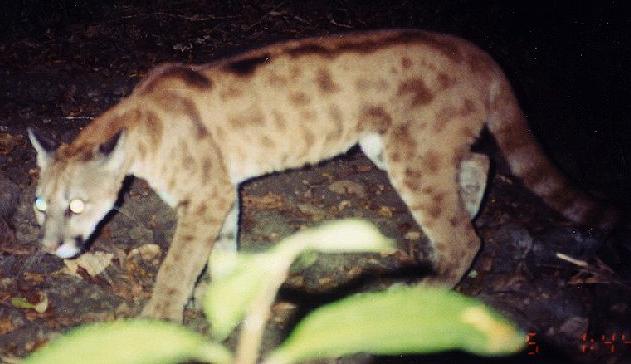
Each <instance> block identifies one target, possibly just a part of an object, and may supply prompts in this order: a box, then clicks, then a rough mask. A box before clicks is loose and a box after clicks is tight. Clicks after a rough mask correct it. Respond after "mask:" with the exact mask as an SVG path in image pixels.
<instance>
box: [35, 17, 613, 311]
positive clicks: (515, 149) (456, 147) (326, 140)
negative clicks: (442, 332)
mask: <svg viewBox="0 0 631 364" xmlns="http://www.w3.org/2000/svg"><path fill="white" fill-rule="evenodd" d="M487 122H488V124H489V127H490V130H491V132H492V133H493V134H494V135H495V137H496V138H497V140H498V144H499V145H500V147H501V149H502V150H503V151H504V152H505V154H506V157H507V159H508V160H509V162H510V165H511V168H512V169H513V171H514V172H515V173H516V174H517V175H518V176H520V177H522V178H523V180H524V182H525V184H526V185H527V186H528V187H529V188H531V189H532V190H533V191H535V192H537V193H538V194H540V195H541V196H542V197H543V198H544V199H545V201H546V202H547V203H548V204H550V205H551V206H553V207H554V208H556V209H557V210H558V211H560V212H561V213H562V214H564V215H565V216H567V217H569V218H571V219H573V220H575V221H578V222H584V221H586V220H588V219H592V221H593V222H596V223H599V224H603V225H604V224H607V223H609V221H610V216H609V215H600V217H601V218H598V216H597V215H596V214H595V211H597V210H596V209H595V207H596V205H595V204H594V203H593V202H592V200H591V199H589V198H588V197H587V196H585V195H583V194H581V193H579V192H577V191H575V190H573V189H572V188H571V187H570V185H569V184H568V183H567V181H566V180H565V179H564V178H563V177H562V176H561V175H560V174H559V173H558V172H557V171H556V170H555V169H554V167H553V166H552V165H551V164H550V163H549V162H548V161H547V160H546V159H545V158H544V157H543V154H542V153H541V151H540V148H539V147H538V145H537V144H536V142H535V141H534V139H533V137H532V135H531V134H530V132H529V130H528V128H527V125H526V121H525V119H524V116H523V114H522V113H521V111H520V109H519V106H518V104H517V101H516V99H515V97H514V95H513V93H512V91H511V88H510V86H509V83H508V82H507V80H506V78H505V76H504V75H503V73H502V72H501V70H500V69H499V67H498V66H497V65H496V64H495V63H494V62H493V60H492V59H491V58H490V57H489V56H488V55H487V54H486V53H484V52H483V51H481V50H479V49H478V48H476V47H475V46H473V45H471V44H470V43H468V42H466V41H464V40H461V39H458V38H455V37H452V36H447V35H440V34H434V33H429V32H422V31H408V30H392V31H374V32H365V33H353V34H347V35H343V36H329V37H321V38H311V39H302V40H294V41H288V42H284V43H278V44H275V45H271V46H268V47H265V48H261V49H257V50H253V51H250V52H247V53H244V54H241V55H239V56H236V57H232V58H228V59H222V60H219V61H216V62H213V63H210V64H205V65H179V64H169V65H163V66H160V67H158V68H156V69H155V70H154V71H152V72H151V73H150V74H149V75H148V76H147V78H146V79H145V80H144V81H142V82H141V83H140V85H138V86H137V87H136V89H135V90H134V92H133V93H132V95H131V96H129V97H128V98H127V99H125V100H123V101H121V102H120V103H119V104H118V105H117V106H115V107H113V108H112V109H110V110H109V111H107V112H106V113H105V114H103V115H102V116H100V117H99V118H97V119H96V120H94V121H93V122H92V123H91V124H90V125H88V126H87V127H86V128H85V129H84V130H83V131H82V132H81V134H80V135H79V136H78V138H77V139H76V140H75V141H74V142H73V143H72V144H70V145H68V146H65V147H62V148H61V149H60V150H59V151H58V152H57V153H56V155H55V162H53V163H52V164H51V165H52V167H48V169H49V170H58V169H65V168H72V166H73V165H74V164H79V163H85V161H87V160H90V159H91V158H94V157H95V156H97V157H98V156H99V153H98V152H95V151H96V150H97V149H98V148H99V146H100V145H102V144H103V143H106V142H107V141H109V140H111V139H112V138H114V137H115V136H116V135H117V133H119V132H121V131H122V137H121V141H120V142H119V143H118V144H119V145H118V146H117V150H118V149H120V150H122V155H123V157H122V158H123V159H122V161H121V162H120V164H121V168H122V172H124V173H117V174H116V176H114V177H112V178H114V179H117V180H116V183H118V185H120V179H121V178H122V177H121V175H124V174H133V175H136V176H138V177H141V178H144V179H146V180H147V181H148V182H149V184H150V185H151V186H152V187H153V188H154V189H155V190H156V191H157V192H158V193H159V194H160V195H161V196H163V198H164V199H165V200H166V201H167V202H168V203H169V204H170V205H171V206H172V207H174V208H176V209H177V212H178V226H177V230H176V232H175V237H174V239H173V244H172V246H171V248H170V250H169V253H168V255H167V257H166V259H165V261H164V263H163V265H162V267H161V268H160V271H159V274H158V277H157V281H156V285H155V288H154V293H153V297H152V299H151V301H150V302H149V304H148V305H147V306H146V308H145V311H144V313H145V314H146V315H148V316H152V317H160V318H169V319H174V320H180V319H181V313H182V306H183V304H184V303H185V301H186V299H187V297H188V295H189V294H190V292H191V290H192V286H193V283H194V281H195V279H196V277H197V275H198V274H199V272H200V271H201V270H202V268H203V266H204V263H205V262H206V259H207V256H208V254H209V253H210V250H211V247H212V245H213V241H214V240H215V237H216V236H217V235H218V234H219V232H220V229H221V227H222V224H223V221H224V219H225V218H226V216H227V214H228V212H229V211H230V209H231V206H232V205H233V203H234V200H235V198H236V187H237V185H238V183H239V182H241V181H243V180H246V179H248V178H250V177H253V176H259V175H262V174H265V173H269V172H272V171H279V170H284V169H287V168H293V167H300V166H303V165H305V164H310V163H316V162H318V161H320V160H323V159H326V158H330V157H332V156H334V155H337V154H339V153H342V152H344V151H346V150H348V149H349V148H350V147H351V146H352V145H354V144H356V143H358V142H359V143H360V145H361V146H362V148H363V149H364V150H365V151H366V152H367V154H369V156H370V157H371V159H373V160H374V161H375V163H377V165H379V166H380V168H384V169H386V170H387V173H388V176H389V178H390V181H391V182H392V185H393V186H394V188H395V189H396V190H397V191H398V192H399V194H400V195H401V197H402V199H403V200H404V201H405V203H406V204H407V205H408V207H409V208H410V212H411V213H412V215H413V216H414V218H415V219H416V220H417V221H418V222H419V224H420V225H421V226H422V228H423V230H424V231H425V232H426V234H427V236H428V237H429V238H430V240H431V241H432V245H433V251H434V256H433V261H434V266H435V269H436V277H435V278H433V279H434V280H437V281H439V282H441V283H445V284H447V285H450V286H453V285H454V284H456V283H457V282H458V281H459V280H460V279H461V277H462V276H463V274H464V273H465V272H466V270H467V269H468V268H469V267H470V265H471V261H472V260H473V258H474V256H475V255H476V253H477V251H478V249H479V245H480V243H479V239H478V237H477V235H476V233H475V231H474V230H473V228H472V226H471V223H470V214H469V213H467V212H466V210H465V208H464V204H463V202H462V201H461V197H460V195H459V184H458V178H459V177H458V175H459V168H460V164H461V163H462V162H463V161H466V160H469V159H471V155H470V146H471V144H472V143H473V142H474V141H475V139H476V138H477V137H478V135H479V133H480V131H481V129H482V128H483V126H484V125H485V124H486V123H487ZM120 150H119V151H120ZM370 151H372V152H370ZM371 153H372V155H371ZM44 169H45V168H44ZM55 173H61V172H55ZM56 178H57V177H50V179H56ZM50 179H46V177H45V176H44V177H43V181H42V182H41V183H40V185H42V184H44V185H45V184H47V183H51V181H50ZM59 183H63V182H61V181H60V182H59ZM474 189H475V188H474ZM38 193H46V192H41V191H40V192H38ZM564 194H566V195H567V194H569V196H571V198H564V197H563V195H564ZM478 200H479V198H478ZM60 203H62V202H60Z"/></svg>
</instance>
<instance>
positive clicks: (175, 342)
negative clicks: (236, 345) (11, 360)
mask: <svg viewBox="0 0 631 364" xmlns="http://www.w3.org/2000/svg"><path fill="white" fill-rule="evenodd" d="M186 359H201V360H206V361H211V362H216V363H228V362H230V361H232V357H231V354H230V353H229V352H228V350H227V349H225V348H224V347H222V346H220V345H218V344H212V343H211V344H209V343H207V342H206V341H205V339H204V337H203V336H201V335H200V334H198V333H195V332H192V331H189V330H187V329H185V328H183V327H181V326H178V325H176V324H171V323H167V322H161V321H146V320H134V321H115V322H107V323H97V324H91V325H86V326H82V327H79V328H77V329H74V330H71V331H70V332H68V333H67V334H66V335H63V336H60V337H59V338H58V339H56V340H53V341H52V342H51V343H49V344H48V345H47V346H45V347H44V348H42V349H41V350H39V351H37V352H35V353H33V355H31V356H30V357H28V358H27V359H26V360H24V361H23V363H24V364H37V363H42V364H50V363H64V364H73V363H77V364H79V363H81V364H83V363H91V364H99V363H104V364H105V363H107V364H111V363H125V364H136V363H152V364H153V363H176V362H179V361H182V360H186Z"/></svg>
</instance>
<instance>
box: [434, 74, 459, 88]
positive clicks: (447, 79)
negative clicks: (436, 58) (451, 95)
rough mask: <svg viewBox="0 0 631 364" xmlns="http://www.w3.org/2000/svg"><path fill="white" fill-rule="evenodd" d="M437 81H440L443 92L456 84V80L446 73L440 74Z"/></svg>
mask: <svg viewBox="0 0 631 364" xmlns="http://www.w3.org/2000/svg"><path fill="white" fill-rule="evenodd" d="M436 81H438V86H439V87H440V89H441V90H445V89H448V88H450V87H452V86H453V85H454V84H456V78H455V77H451V76H449V75H448V74H446V73H444V72H440V73H439V74H438V76H436Z"/></svg>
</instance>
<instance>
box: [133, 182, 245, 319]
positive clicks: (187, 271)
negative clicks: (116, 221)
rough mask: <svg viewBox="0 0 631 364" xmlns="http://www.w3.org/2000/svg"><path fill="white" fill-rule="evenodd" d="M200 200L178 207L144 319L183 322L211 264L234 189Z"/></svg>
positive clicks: (221, 188)
mask: <svg viewBox="0 0 631 364" xmlns="http://www.w3.org/2000/svg"><path fill="white" fill-rule="evenodd" d="M199 192H200V191H198V193H196V195H198V196H199V199H198V200H195V201H192V200H188V201H185V202H183V203H181V204H180V205H179V206H178V222H177V228H176V230H175V233H174V236H173V242H172V243H171V247H170V248H169V252H168V253H167V256H166V258H165V259H164V262H163V263H162V266H161V267H160V270H159V271H158V276H157V278H156V283H155V285H154V288H153V295H152V297H151V299H150V300H149V302H148V303H147V305H146V306H145V308H144V309H143V311H142V316H143V317H148V318H156V319H166V320H170V321H175V322H181V321H182V312H183V308H184V304H185V303H186V301H187V299H188V298H189V296H190V295H191V292H192V290H193V286H194V284H195V281H196V280H197V277H198V276H199V274H200V273H201V271H202V269H203V268H204V265H206V262H207V261H208V256H209V255H210V252H211V250H212V246H213V244H214V242H215V240H216V238H217V235H218V233H219V231H220V229H221V227H222V225H223V223H224V220H225V219H226V216H227V215H228V212H229V211H230V209H231V207H232V205H233V203H234V201H233V196H235V194H236V192H235V188H234V187H233V186H232V185H230V184H229V183H228V184H224V185H222V186H218V187H216V188H213V189H212V191H208V193H206V194H202V193H199Z"/></svg>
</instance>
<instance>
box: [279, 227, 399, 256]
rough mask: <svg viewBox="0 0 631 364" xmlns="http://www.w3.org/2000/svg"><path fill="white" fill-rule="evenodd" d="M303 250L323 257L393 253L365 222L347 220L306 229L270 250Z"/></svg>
mask: <svg viewBox="0 0 631 364" xmlns="http://www.w3.org/2000/svg"><path fill="white" fill-rule="evenodd" d="M295 246H298V247H300V249H301V251H303V250H308V249H310V250H317V251H320V252H323V253H342V252H366V253H368V252H377V253H382V252H386V251H390V250H392V249H393V246H394V243H393V241H392V240H391V239H388V238H386V237H385V236H384V235H383V234H381V232H379V229H377V227H376V226H375V225H373V224H371V223H370V222H368V221H365V220H358V219H347V220H339V221H330V222H327V223H324V224H322V225H320V226H318V227H315V228H312V229H306V230H302V231H299V232H297V233H296V234H294V235H292V236H290V237H288V238H286V239H283V241H281V242H280V243H279V244H278V246H277V247H276V248H275V249H274V252H275V251H276V250H285V249H289V248H290V247H295Z"/></svg>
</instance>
